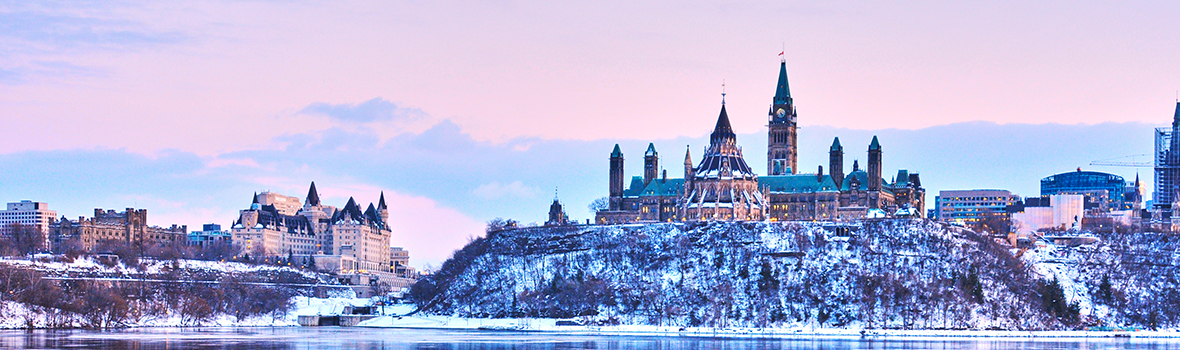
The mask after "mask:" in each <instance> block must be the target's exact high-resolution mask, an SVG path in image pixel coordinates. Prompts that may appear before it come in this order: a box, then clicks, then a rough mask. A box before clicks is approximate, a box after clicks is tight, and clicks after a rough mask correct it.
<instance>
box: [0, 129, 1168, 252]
mask: <svg viewBox="0 0 1180 350" xmlns="http://www.w3.org/2000/svg"><path fill="white" fill-rule="evenodd" d="M710 126H711V125H703V126H702V128H703V129H704V130H703V131H702V135H701V136H699V137H695V138H678V139H671V140H593V141H569V140H539V139H524V140H513V141H510V142H504V143H492V142H484V141H477V140H474V139H472V137H471V136H470V135H469V134H466V133H464V132H463V131H462V130H460V129H459V128H458V127H457V126H455V125H454V124H452V123H450V122H445V121H444V122H440V123H439V124H437V125H435V126H434V127H433V128H431V129H430V130H428V131H426V132H423V133H421V134H404V135H400V136H397V137H394V138H391V139H389V140H386V141H384V142H377V141H376V140H375V139H374V136H372V135H371V133H368V132H365V131H363V130H358V131H348V130H324V131H320V132H314V133H306V134H298V135H289V136H288V137H287V138H286V139H287V140H298V141H299V142H295V141H287V142H288V146H287V147H286V148H281V149H266V150H254V151H242V152H232V153H225V154H221V155H217V156H213V157H200V156H197V155H194V154H191V153H187V152H181V151H164V152H160V153H159V154H156V155H154V156H145V155H139V154H135V153H131V152H129V151H126V150H110V149H92V150H70V151H26V152H17V153H9V154H0V183H3V184H5V186H0V201H4V200H7V201H15V200H21V199H30V200H38V201H45V202H49V203H50V208H51V209H54V210H57V211H58V213H59V214H61V215H66V216H68V217H71V218H72V217H76V216H78V215H87V216H89V215H91V213H92V211H93V209H94V208H115V209H122V208H126V207H130V206H138V207H144V208H147V209H149V213H150V214H151V215H150V216H149V218H148V220H149V224H152V225H161V226H168V225H171V224H173V223H176V224H184V225H189V227H196V226H195V225H199V224H202V223H221V224H222V225H223V226H228V224H229V222H231V221H232V220H234V219H235V218H236V216H237V210H239V209H243V208H245V207H247V206H248V205H249V200H250V199H249V195H250V194H251V193H253V192H255V191H262V190H272V191H274V192H277V193H282V194H286V195H293V196H298V197H303V196H304V195H305V194H306V193H307V186H308V183H309V182H311V181H313V180H314V181H315V182H316V186H317V187H319V188H320V190H321V195H322V196H324V199H325V201H328V202H329V203H331V204H333V205H337V206H340V205H343V204H344V201H345V200H346V199H347V198H348V197H356V199H357V200H358V201H361V202H363V203H367V202H375V201H376V200H377V195H378V194H379V193H380V191H385V195H386V201H387V203H389V205H390V208H391V210H390V211H391V220H390V221H391V223H392V224H393V225H394V227H395V239H394V242H393V244H394V245H397V246H405V247H407V248H408V249H411V254H412V256H414V257H415V259H418V258H421V259H423V260H414V262H413V264H415V266H422V265H418V264H419V263H426V262H432V263H433V262H441V261H442V260H443V259H445V255H447V254H449V252H450V251H453V250H455V249H459V248H461V247H462V245H463V244H465V243H466V239H467V237H470V236H478V235H481V234H482V233H483V224H482V222H484V221H486V220H488V219H491V218H495V217H503V218H511V219H516V220H518V221H521V222H525V223H529V222H540V221H543V220H544V218H545V217H546V213H547V212H548V209H549V204H550V202H549V201H550V197H549V196H548V195H545V193H547V192H546V191H547V189H551V188H554V187H557V188H559V189H560V191H559V193H558V195H559V197H560V199H561V201H562V202H563V203H565V205H566V211H567V213H568V214H570V215H572V216H574V217H573V219H576V220H578V221H584V220H585V219H586V218H588V217H589V215H590V214H588V213H587V212H586V210H584V208H585V207H586V205H587V204H588V203H590V202H591V201H592V200H594V199H595V198H600V197H602V196H604V195H605V194H606V192H607V178H608V176H607V167H608V154H609V153H610V151H611V149H612V148H613V146H614V144H615V143H619V144H620V147H621V148H622V151H623V153H624V155H625V159H626V162H625V163H626V164H625V170H626V172H625V173H626V176H635V175H639V174H641V169H642V168H643V157H642V156H641V155H642V153H643V151H644V150H645V149H646V147H647V144H648V143H649V142H654V143H655V146H656V148H657V150H659V151H661V154H662V155H663V158H662V159H660V164H662V165H663V167H664V168H665V169H668V170H669V171H668V173H669V174H668V176H669V177H680V176H681V175H682V174H681V170H680V169H681V166H682V165H681V160H682V159H683V154H682V153H681V152H683V151H684V145H691V148H692V149H693V155H694V156H696V158H695V160H697V161H699V160H700V158H699V157H700V153H699V152H700V149H701V148H702V147H704V146H705V145H706V144H707V143H708V140H707V137H706V136H705V134H704V132H705V131H707V130H708V128H709V127H710ZM1153 127H1154V126H1153V125H1147V124H1138V123H1124V124H1099V125H1054V124H1049V125H1027V124H1025V125H998V124H994V123H961V124H953V125H948V126H941V127H934V128H926V129H919V130H895V129H894V130H876V131H865V130H849V129H839V128H831V127H821V126H813V127H808V128H807V129H806V132H801V133H800V134H799V165H800V168H801V169H803V172H813V171H814V170H813V169H815V167H816V166H817V165H821V164H822V165H824V166H825V168H827V166H826V165H827V161H828V160H827V156H828V146H829V145H830V144H831V141H832V137H834V136H839V137H840V141H841V143H842V144H843V145H844V147H845V162H844V165H845V169H844V170H845V172H848V171H850V170H851V169H850V168H851V164H852V160H853V159H859V160H861V164H862V165H863V164H864V160H865V158H866V153H865V152H866V150H867V147H868V144H869V140H870V139H872V136H873V135H878V136H879V138H880V143H881V145H882V147H883V148H884V160H883V163H884V171H883V173H884V174H885V177H886V178H889V177H891V176H892V174H895V173H896V171H897V169H899V168H902V169H908V170H911V171H917V172H920V173H921V175H922V182H923V185H924V186H925V187H926V189H927V199H928V202H927V203H928V206H929V205H932V200H933V196H935V195H936V194H937V192H938V191H939V190H946V189H967V188H1004V189H1009V190H1012V191H1013V192H1015V193H1017V194H1020V195H1025V196H1027V195H1037V194H1039V180H1040V179H1041V178H1043V177H1045V176H1049V175H1052V174H1055V173H1060V172H1064V171H1071V170H1072V169H1074V168H1076V167H1078V166H1081V167H1083V168H1088V166H1087V165H1086V164H1088V162H1089V161H1091V160H1095V159H1106V158H1113V157H1118V156H1122V155H1129V154H1142V153H1148V152H1151V148H1152V140H1151V135H1152V128H1153ZM766 137H767V135H766V134H765V133H761V132H760V133H754V134H740V135H738V144H739V145H742V146H744V147H748V148H750V150H751V151H750V152H748V153H745V156H746V160H747V162H748V163H750V164H751V165H754V167H755V169H756V171H758V172H760V173H762V172H763V171H764V169H765V168H762V167H761V164H766V162H765V155H766V154H765V152H759V151H756V150H758V149H764V147H766ZM347 140H354V141H347ZM521 143H528V144H531V145H532V147H529V148H528V149H527V150H518V149H516V147H515V145H517V144H521ZM824 170H825V172H826V171H830V169H824ZM1096 170H1099V171H1105V172H1110V173H1114V174H1119V175H1122V176H1124V177H1125V178H1127V179H1128V180H1131V179H1134V175H1135V169H1134V168H1101V169H1096ZM1140 171H1141V175H1143V176H1142V180H1143V181H1144V184H1145V186H1147V187H1148V188H1149V189H1150V188H1151V186H1152V185H1151V184H1150V181H1151V178H1152V177H1151V176H1150V174H1151V170H1150V169H1140ZM329 197H330V198H329ZM394 203H396V204H394ZM394 218H396V219H394ZM436 266H437V265H436Z"/></svg>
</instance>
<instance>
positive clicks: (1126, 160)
mask: <svg viewBox="0 0 1180 350" xmlns="http://www.w3.org/2000/svg"><path fill="white" fill-rule="evenodd" d="M1150 156H1151V154H1150V153H1148V154H1135V155H1129V156H1122V157H1115V158H1110V159H1102V160H1096V161H1093V162H1090V165H1093V166H1125V167H1132V168H1151V167H1154V166H1155V164H1153V163H1152V162H1137V161H1136V160H1137V159H1135V158H1137V157H1150Z"/></svg>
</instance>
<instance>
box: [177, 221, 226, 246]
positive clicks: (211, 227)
mask: <svg viewBox="0 0 1180 350" xmlns="http://www.w3.org/2000/svg"><path fill="white" fill-rule="evenodd" d="M232 242H233V234H231V233H230V232H229V231H223V230H222V229H221V225H218V224H204V225H202V226H201V230H200V231H193V232H189V234H188V244H189V245H193V246H198V247H202V248H204V247H207V246H210V245H214V244H218V243H224V244H231V243H232Z"/></svg>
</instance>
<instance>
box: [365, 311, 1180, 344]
mask: <svg viewBox="0 0 1180 350" xmlns="http://www.w3.org/2000/svg"><path fill="white" fill-rule="evenodd" d="M558 321H568V322H576V321H574V320H558V319H547V318H500V319H487V318H461V317H448V316H436V315H421V314H419V315H413V316H382V317H378V318H374V319H371V320H367V321H363V322H361V323H360V324H358V325H357V327H373V328H417V329H454V330H501V331H531V332H551V333H560V334H577V335H631V336H690V337H692V336H695V337H734V338H742V337H752V338H791V337H808V338H810V337H862V336H863V337H917V338H947V337H989V338H1055V339H1059V338H1108V337H1134V338H1178V339H1180V330H1165V331H1154V332H1153V331H1135V332H1127V331H1121V332H1100V331H985V330H979V331H970V330H961V331H960V330H888V329H870V330H866V329H858V328H814V327H806V326H797V327H784V328H740V327H731V328H712V327H674V326H653V325H619V326H581V325H557V323H558Z"/></svg>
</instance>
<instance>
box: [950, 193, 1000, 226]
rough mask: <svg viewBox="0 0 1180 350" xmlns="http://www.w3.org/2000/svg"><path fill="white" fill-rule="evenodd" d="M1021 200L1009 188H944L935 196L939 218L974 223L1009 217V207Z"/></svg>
mask: <svg viewBox="0 0 1180 350" xmlns="http://www.w3.org/2000/svg"><path fill="white" fill-rule="evenodd" d="M1019 200H1020V197H1019V196H1015V195H1013V194H1012V192H1009V191H1008V190H943V191H938V196H937V197H934V203H935V206H936V207H935V209H937V211H938V220H940V221H946V222H959V223H964V224H973V223H977V222H980V221H983V220H989V219H999V220H1004V221H1007V220H1008V219H1009V216H1008V212H1007V208H1008V206H1010V205H1012V204H1013V203H1015V202H1017V201H1019Z"/></svg>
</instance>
